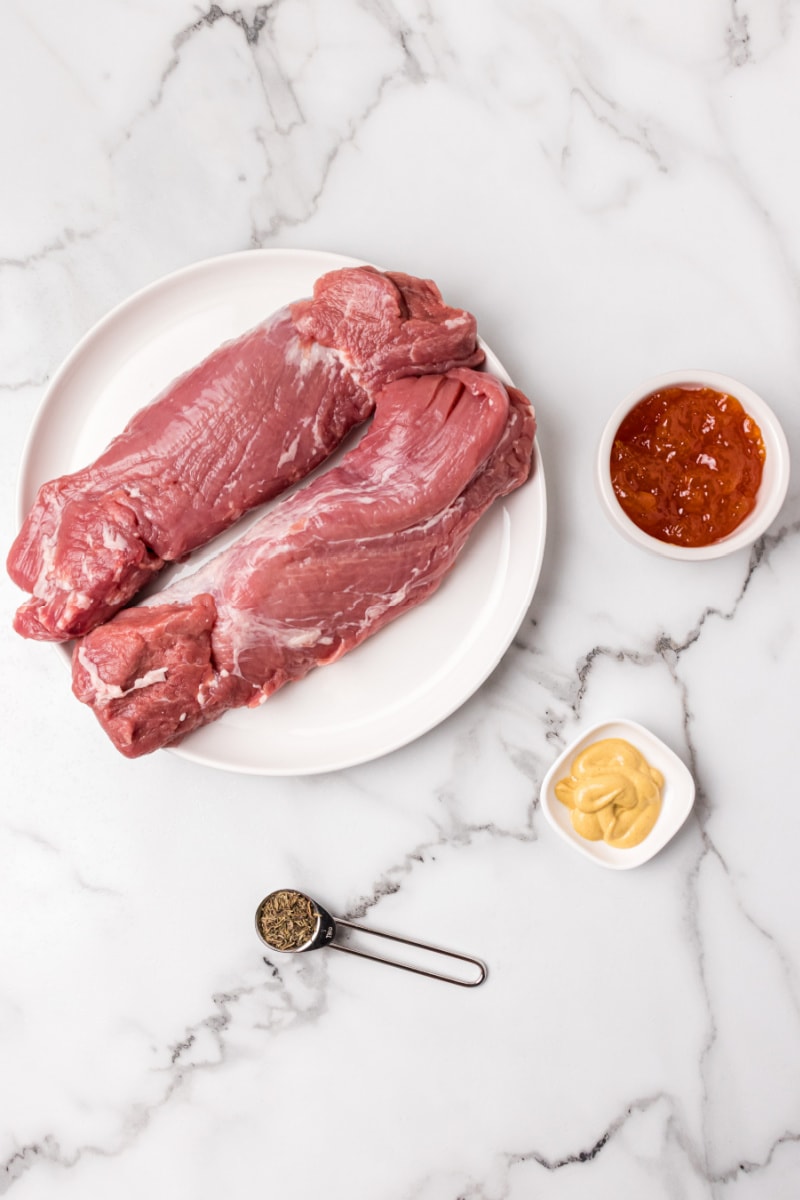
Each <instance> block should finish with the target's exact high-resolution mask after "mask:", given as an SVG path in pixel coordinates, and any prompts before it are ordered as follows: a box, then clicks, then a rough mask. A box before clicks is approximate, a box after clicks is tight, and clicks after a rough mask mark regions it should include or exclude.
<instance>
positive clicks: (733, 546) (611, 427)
mask: <svg viewBox="0 0 800 1200" xmlns="http://www.w3.org/2000/svg"><path fill="white" fill-rule="evenodd" d="M679 384H695V385H697V386H699V387H708V388H713V389H714V390H715V391H718V392H726V393H727V394H728V395H729V396H734V397H735V398H736V399H737V400H738V401H739V403H740V404H741V405H742V407H743V408H744V410H745V411H746V412H747V413H749V414H750V416H751V417H752V418H753V420H754V421H755V422H756V424H757V425H758V427H759V429H760V430H761V436H762V438H763V440H764V449H765V452H766V453H765V458H764V473H763V475H762V478H761V486H760V487H759V489H758V494H757V496H756V504H755V508H754V509H753V511H752V512H751V513H750V514H749V515H748V516H747V517H745V519H744V520H743V521H742V523H741V525H739V526H738V527H737V528H736V529H734V531H733V533H729V534H728V536H727V537H724V538H720V540H719V541H717V542H712V543H711V545H709V546H676V545H673V544H672V543H671V542H662V541H660V540H659V539H658V538H654V537H651V536H650V534H649V533H644V531H643V530H641V529H639V527H638V525H634V523H633V521H632V520H631V519H630V517H628V516H627V514H626V513H625V511H624V509H623V508H622V506H621V504H620V503H619V501H618V500H617V497H616V495H615V493H614V488H613V486H612V483H611V448H612V446H613V444H614V436H615V434H616V432H617V430H618V429H619V427H620V425H621V424H622V421H623V419H624V417H625V416H627V414H628V413H629V412H630V410H631V409H632V408H633V407H634V406H635V405H636V404H638V403H639V401H640V400H644V398H645V397H646V396H649V395H651V394H652V393H653V392H657V391H658V390H659V389H660V388H664V387H675V386H677V385H679ZM597 484H598V487H599V490H600V496H601V499H602V501H603V505H604V507H605V510H606V513H607V514H608V516H609V518H610V520H611V522H612V524H613V525H614V526H615V527H616V528H617V530H618V531H619V532H620V533H621V534H623V536H624V537H626V538H627V539H628V540H629V541H631V542H633V543H634V544H635V545H637V546H641V547H643V549H645V550H650V551H651V552H652V553H654V554H660V555H662V556H663V557H665V558H677V559H682V560H683V561H684V562H700V561H703V560H706V559H711V558H722V557H723V555H726V554H732V553H733V552H734V551H736V550H743V549H744V548H745V547H747V546H751V545H752V544H753V542H755V541H756V539H757V538H759V537H761V534H762V533H764V531H765V530H766V529H767V528H768V527H769V526H770V525H771V524H772V522H773V521H774V520H775V517H776V516H777V515H778V512H779V510H780V508H781V505H782V504H783V501H784V499H785V497H786V490H787V488H788V486H789V446H788V444H787V441H786V435H785V434H784V432H783V429H782V428H781V425H780V422H779V421H778V418H777V417H776V416H775V414H774V412H773V411H772V409H771V408H770V407H769V405H767V404H766V403H765V402H764V401H763V400H762V399H761V397H760V396H759V395H758V394H757V393H756V392H754V391H753V390H752V388H749V387H747V386H746V385H745V384H743V383H740V382H739V380H738V379H732V378H731V377H730V376H729V375H721V374H720V373H719V372H718V371H697V370H691V371H669V372H668V373H667V374H665V375H657V376H655V378H654V379H650V380H648V381H647V382H646V383H645V384H643V385H642V386H641V387H638V388H636V390H635V391H632V392H630V393H629V394H628V395H627V396H626V397H625V399H624V400H623V401H622V402H621V403H620V404H618V405H617V407H616V408H615V409H614V411H613V413H612V414H611V416H610V418H609V420H608V423H607V424H606V427H605V429H604V430H603V436H602V437H601V438H600V445H599V447H598V451H597Z"/></svg>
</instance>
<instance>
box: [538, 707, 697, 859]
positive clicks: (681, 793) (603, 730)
mask: <svg viewBox="0 0 800 1200" xmlns="http://www.w3.org/2000/svg"><path fill="white" fill-rule="evenodd" d="M602 738H624V739H625V740H626V741H628V742H630V743H631V745H632V746H635V747H636V749H637V750H638V751H639V753H640V754H643V755H644V757H645V758H646V759H647V761H648V762H649V764H650V766H651V767H655V768H656V770H657V771H660V772H661V774H662V775H663V776H664V787H663V789H662V792H661V812H660V813H659V814H658V819H657V821H656V823H655V825H654V826H653V828H652V830H651V831H650V833H649V834H648V835H647V837H646V838H645V839H644V841H642V842H640V843H639V845H638V846H631V848H630V849H629V850H620V849H619V848H618V847H616V846H609V845H608V844H607V843H606V842H590V841H588V840H587V839H586V838H584V837H581V835H580V834H579V833H576V832H575V830H574V829H573V827H572V821H571V820H570V815H569V809H568V808H567V807H566V805H564V804H562V803H561V801H560V800H559V799H558V797H557V796H556V784H557V783H558V781H559V779H563V778H564V776H565V775H569V771H570V767H571V765H572V761H573V759H575V758H577V756H578V755H579V754H580V753H581V751H582V750H585V749H586V747H587V746H589V745H591V743H592V742H599V741H600V740H601V739H602ZM694 795H695V786H694V779H693V778H692V775H691V772H690V771H689V768H688V767H687V766H686V764H685V763H684V762H682V761H681V759H679V758H678V756H677V754H676V753H675V751H674V750H671V749H670V748H669V746H667V745H666V744H665V743H664V742H662V741H661V739H660V738H657V737H656V735H655V734H654V733H651V732H650V730H649V729H645V727H644V726H643V725H638V724H637V723H636V721H628V720H626V719H625V718H624V717H619V718H617V719H616V720H613V721H601V722H600V724H599V725H593V726H592V728H591V729H587V730H586V733H584V734H582V735H581V737H579V738H578V739H577V740H576V741H574V742H573V743H572V745H571V746H568V747H567V749H566V750H565V751H564V752H563V754H559V756H558V758H557V759H556V761H555V762H554V763H553V765H552V767H551V768H550V770H549V771H548V772H547V774H546V775H545V777H544V780H543V781H542V790H541V793H540V799H541V805H542V809H543V811H544V815H545V817H546V818H547V820H548V822H549V824H550V825H551V826H552V828H553V829H554V830H555V831H556V833H557V834H559V836H560V837H562V838H563V839H564V841H565V842H567V844H568V845H570V846H571V847H572V849H573V850H577V852H578V853H579V854H582V855H583V856H584V857H585V858H590V859H591V860H592V862H594V863H597V864H598V865H599V866H601V867H611V868H612V869H614V870H617V871H624V870H626V869H629V868H630V867H641V866H642V864H643V863H646V862H648V861H649V860H650V859H651V858H653V857H654V855H656V854H658V852H659V850H663V849H664V847H665V846H666V844H667V842H669V841H670V840H671V839H672V838H673V837H674V836H675V834H676V833H677V832H678V830H679V829H680V828H681V826H682V825H683V823H684V821H685V820H686V818H687V817H688V816H689V813H690V812H691V811H692V806H693V804H694Z"/></svg>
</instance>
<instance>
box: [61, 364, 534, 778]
mask: <svg viewBox="0 0 800 1200" xmlns="http://www.w3.org/2000/svg"><path fill="white" fill-rule="evenodd" d="M534 429H535V422H534V417H533V412H532V409H531V406H530V404H529V403H528V401H527V400H526V399H525V397H524V396H523V395H522V394H521V393H520V392H517V391H515V390H514V389H509V391H506V389H505V388H504V387H503V385H502V384H501V383H499V382H498V381H497V380H496V379H494V378H493V377H492V376H490V375H485V374H480V373H478V372H476V371H468V370H455V371H451V372H450V373H449V374H447V375H445V376H438V377H427V378H425V379H403V380H401V381H399V382H397V383H393V384H390V385H389V386H388V387H387V388H386V389H385V390H384V391H383V392H382V393H381V394H380V395H379V396H378V398H377V406H376V415H375V419H374V421H373V424H372V426H371V428H370V429H369V430H368V431H367V433H366V434H365V435H364V437H363V438H362V440H361V442H360V443H359V444H358V446H356V447H355V449H353V450H351V451H350V453H349V454H347V455H345V457H344V459H343V460H342V462H341V464H340V465H339V466H338V467H335V468H333V469H331V470H330V471H328V472H327V473H326V474H325V475H323V476H321V477H320V478H319V479H317V480H315V481H314V482H313V483H311V484H308V485H306V486H305V487H304V488H302V489H301V490H300V491H298V492H297V493H296V494H295V495H293V496H291V497H290V498H288V499H287V500H284V501H283V502H281V503H280V504H279V505H277V506H276V507H275V508H274V509H273V510H272V511H271V512H269V513H267V514H266V515H265V516H264V517H262V518H261V520H260V521H258V522H257V523H256V524H255V525H254V526H253V527H252V529H250V530H249V531H248V532H247V533H246V534H244V535H243V536H242V537H241V538H239V539H238V540H237V541H236V542H235V543H234V544H233V545H232V546H231V547H229V549H228V550H227V551H225V552H224V553H223V554H221V555H219V556H218V557H216V558H214V559H212V560H211V561H210V562H208V563H207V564H206V565H205V566H204V567H202V568H201V569H200V570H199V571H198V572H196V573H195V574H193V575H189V576H187V577H186V578H184V579H182V580H179V581H178V582H177V583H175V584H173V585H172V586H171V587H169V588H167V589H166V590H165V591H164V592H162V593H161V595H159V596H156V597H153V598H152V601H150V600H148V601H147V602H146V603H145V605H143V606H140V607H138V608H132V609H127V610H126V611H125V612H122V613H119V614H118V615H117V616H116V617H115V618H114V620H112V621H110V622H109V623H108V624H107V625H104V626H102V627H101V628H100V629H96V630H95V631H94V632H93V633H90V634H89V635H88V637H86V638H85V639H84V640H83V641H82V642H81V643H79V644H78V646H77V647H76V649H75V652H74V655H73V691H74V692H75V694H76V696H77V697H78V699H79V700H82V701H83V702H84V703H85V704H89V705H91V707H92V708H93V709H94V712H95V714H96V716H97V717H98V719H99V720H100V722H101V724H102V725H103V727H104V729H105V730H106V732H107V734H108V735H109V737H110V738H111V740H112V741H113V743H114V745H115V746H116V747H117V749H119V750H121V751H122V753H123V754H125V755H127V756H128V757H131V758H133V757H136V756H138V755H140V754H147V753H149V752H150V751H151V750H155V749H157V748H158V747H160V746H164V745H168V744H169V743H172V742H175V741H178V740H180V739H181V738H182V737H183V736H184V735H185V734H187V733H188V732H190V730H192V729H195V728H197V727H198V726H200V725H204V724H206V723H207V722H209V721H212V720H214V719H215V718H216V717H218V716H220V715H221V714H222V713H223V712H225V711H226V710H227V709H229V708H233V707H237V706H239V705H243V704H248V705H255V704H260V703H262V702H263V701H264V700H266V698H267V697H268V696H270V695H271V694H272V693H273V692H275V691H276V690H277V689H278V688H280V687H282V686H283V685H284V684H285V683H288V682H289V681H291V680H297V679H301V678H302V677H303V676H304V675H306V674H307V672H308V671H310V670H311V669H312V668H313V667H317V666H323V665H325V664H327V663H332V662H335V660H336V659H338V658H340V657H341V656H342V655H343V654H345V653H347V651H348V650H351V649H353V647H354V646H357V645H359V643H360V642H362V641H363V640H364V639H365V638H367V637H369V636H370V635H371V634H373V633H376V632H377V631H378V630H379V629H381V628H382V627H383V626H384V625H386V624H387V622H389V621H391V620H393V619H394V618H395V617H398V616H399V615H400V614H401V613H403V612H405V611H406V610H408V609H410V608H412V607H414V606H415V605H417V604H419V603H420V602H421V601H423V600H424V599H425V598H426V597H427V596H429V595H430V594H431V593H432V592H434V591H435V590H436V588H437V587H438V586H439V584H440V583H441V581H442V579H443V578H444V576H445V574H446V573H447V571H448V570H449V569H450V567H451V566H452V565H453V563H454V562H455V559H456V557H457V555H458V553H459V551H460V550H461V548H462V547H463V545H464V543H465V541H466V539H467V536H468V534H469V532H470V530H471V529H472V527H473V526H474V524H475V522H476V521H477V520H478V518H479V517H480V516H481V514H482V513H483V512H484V511H485V510H486V508H488V506H489V505H490V504H491V503H492V501H493V500H494V499H495V498H496V497H497V496H502V495H505V494H506V493H508V492H510V491H512V490H513V489H514V488H516V487H518V486H519V485H520V484H521V483H522V482H523V481H524V480H525V479H526V478H527V476H528V473H529V470H530V463H531V454H532V445H533V435H534Z"/></svg>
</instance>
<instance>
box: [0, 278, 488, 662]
mask: <svg viewBox="0 0 800 1200" xmlns="http://www.w3.org/2000/svg"><path fill="white" fill-rule="evenodd" d="M482 357H483V354H482V352H481V351H480V350H479V349H478V348H477V342H476V330H475V320H474V318H473V317H472V316H471V315H470V314H469V313H466V312H463V311H462V310H460V309H454V308H450V307H448V306H447V305H445V304H444V303H443V301H442V298H441V295H440V294H439V291H438V289H437V288H436V286H435V284H433V283H431V282H429V281H426V280H421V279H414V278H412V277H411V276H408V275H401V274H382V273H381V272H379V271H376V270H374V269H373V268H370V267H357V268H348V269H345V270H341V271H333V272H331V273H329V274H327V275H324V276H322V278H321V279H319V280H318V281H317V284H316V286H315V288H314V296H313V299H311V300H305V301H299V302H298V303H296V304H294V305H290V306H289V307H288V308H286V309H282V310H281V311H280V312H278V313H276V314H275V315H274V316H273V317H272V318H271V319H270V320H269V321H267V322H266V323H264V324H262V325H259V326H258V327H257V328H255V329H253V330H251V331H250V332H249V333H246V334H245V335H244V336H242V337H240V338H238V339H236V340H235V341H232V342H229V343H227V344H226V345H224V346H221V347H220V348H219V349H217V350H215V351H214V352H213V353H212V354H211V355H210V356H209V357H208V358H207V359H206V360H205V361H204V362H202V363H201V364H200V365H199V366H197V367H195V368H193V369H192V370H190V371H189V372H188V373H187V374H185V375H183V376H182V377H181V378H180V379H178V380H176V381H175V382H174V383H172V384H171V385H170V386H169V387H168V388H167V390H166V391H165V392H164V393H163V394H162V395H161V396H160V397H159V398H158V399H157V400H155V401H154V402H153V403H152V404H150V405H148V407H146V408H144V409H142V410H141V411H140V412H139V413H137V414H136V416H135V417H134V418H133V419H132V420H131V421H130V423H129V424H128V426H127V427H126V429H125V430H124V432H123V433H122V434H121V435H120V436H119V437H117V438H116V439H115V440H114V441H113V442H112V443H111V445H110V446H109V447H108V448H107V449H106V451H105V452H104V453H103V454H102V455H101V456H100V458H98V459H97V460H96V462H95V463H93V464H92V465H91V466H89V467H86V468H85V469H84V470H81V471H78V472H76V473H75V474H73V475H66V476H63V477H62V478H60V479H55V480H53V481H52V482H50V483H46V484H45V485H44V486H43V487H42V488H41V489H40V491H39V494H38V496H37V498H36V502H35V504H34V506H33V509H32V511H31V513H30V515H29V516H28V518H27V520H26V521H25V524H24V525H23V528H22V530H21V532H20V534H19V536H18V537H17V540H16V541H15V543H14V545H13V547H12V549H11V553H10V555H9V558H8V571H9V574H10V575H11V578H12V579H13V580H14V582H15V583H17V584H18V585H19V586H20V587H22V588H24V589H25V590H27V591H29V592H31V593H32V597H31V599H30V600H28V601H27V602H26V603H25V604H23V605H22V606H21V607H20V609H19V610H18V612H17V615H16V619H15V622H14V625H15V628H16V629H17V631H18V632H19V633H21V634H22V635H23V636H24V637H30V638H37V639H40V640H48V641H66V640H68V639H69V638H71V637H76V636H78V635H80V634H83V633H86V632H88V630H90V629H93V628H94V627H95V626H96V625H99V624H100V623H101V622H102V621H105V620H106V619H107V618H108V617H109V616H111V615H112V614H113V613H114V612H116V611H117V610H118V609H119V608H121V607H122V606H123V605H124V604H125V603H127V601H128V600H130V599H131V597H132V596H133V595H134V594H135V593H136V592H137V591H139V589H140V588H141V587H143V586H144V584H145V583H146V582H147V581H148V580H149V579H150V578H151V577H152V575H153V573H154V572H156V571H158V570H160V569H161V567H162V566H163V565H164V563H165V562H171V561H175V560H177V559H180V558H182V557H183V556H184V555H186V554H187V553H188V552H189V551H190V550H193V549H195V548H196V547H197V546H200V545H203V544H204V543H205V542H207V541H209V540H210V539H211V538H212V537H214V536H215V535H216V534H218V533H220V532H221V531H222V530H223V529H226V528H228V527H229V526H230V525H231V524H233V522H234V521H236V520H237V519H238V518H239V517H240V516H241V515H242V513H244V512H246V511H247V510H248V509H250V508H252V507H253V506H254V505H257V504H260V503H262V502H263V501H264V500H267V499H269V498H270V497H272V496H276V495H277V494H278V493H279V492H281V491H283V490H284V489H285V488H286V487H288V486H289V485H290V484H292V483H295V482H296V481H297V480H299V479H302V478H303V477H304V476H305V475H307V474H308V472H309V471H310V470H311V469H312V468H313V467H315V466H316V465H317V464H318V463H320V462H321V461H322V460H323V459H325V458H326V457H327V456H328V455H329V454H330V453H331V451H333V450H334V449H335V448H336V447H337V446H338V445H339V444H340V442H341V441H342V439H343V438H344V436H345V435H346V434H347V433H348V432H349V430H351V429H352V428H353V427H354V426H355V425H356V424H357V423H358V422H360V421H363V420H364V419H365V417H367V416H368V415H369V413H370V412H371V410H372V406H373V401H374V396H375V393H376V391H377V390H378V389H379V388H380V387H382V386H383V385H384V384H385V383H387V382H389V381H390V380H392V379H395V378H398V377H399V376H402V375H404V374H411V375H418V374H424V373H428V372H439V371H444V370H447V368H448V367H450V366H453V365H468V366H469V365H474V364H475V363H478V362H480V361H481V359H482Z"/></svg>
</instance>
